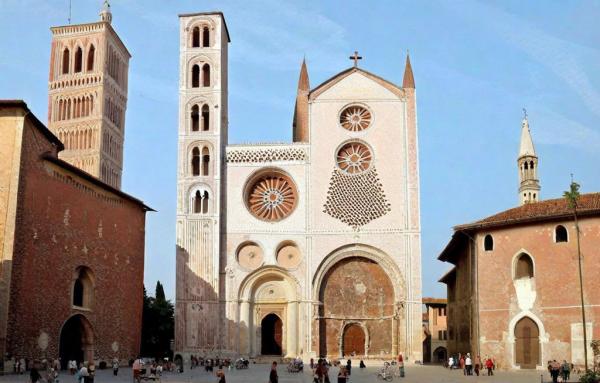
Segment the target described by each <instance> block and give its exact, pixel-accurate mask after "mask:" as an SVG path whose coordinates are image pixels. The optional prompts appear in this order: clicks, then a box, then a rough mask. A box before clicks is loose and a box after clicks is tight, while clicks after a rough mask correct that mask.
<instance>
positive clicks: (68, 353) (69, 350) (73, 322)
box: [59, 314, 94, 369]
mask: <svg viewBox="0 0 600 383" xmlns="http://www.w3.org/2000/svg"><path fill="white" fill-rule="evenodd" d="M59 354H60V360H61V364H62V366H61V367H62V368H63V369H64V368H67V363H68V362H69V360H76V361H77V363H80V362H83V361H85V360H90V361H91V360H93V359H94V332H93V330H92V325H91V324H90V322H89V321H88V320H87V318H86V317H84V316H83V315H81V314H77V315H73V316H72V317H71V318H69V319H68V320H67V321H66V322H65V324H64V325H63V327H62V330H61V331H60V349H59Z"/></svg>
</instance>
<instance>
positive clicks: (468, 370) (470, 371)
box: [465, 352, 473, 376]
mask: <svg viewBox="0 0 600 383" xmlns="http://www.w3.org/2000/svg"><path fill="white" fill-rule="evenodd" d="M465 372H466V373H467V374H466V375H467V376H471V375H473V359H471V354H470V353H468V352H467V357H466V358H465Z"/></svg>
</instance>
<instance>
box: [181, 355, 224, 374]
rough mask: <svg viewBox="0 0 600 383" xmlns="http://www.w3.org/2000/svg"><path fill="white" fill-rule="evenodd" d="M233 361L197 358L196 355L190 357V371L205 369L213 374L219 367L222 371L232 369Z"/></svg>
mask: <svg viewBox="0 0 600 383" xmlns="http://www.w3.org/2000/svg"><path fill="white" fill-rule="evenodd" d="M231 365H232V364H231V360H230V359H228V358H225V359H221V358H214V359H212V358H204V357H197V356H195V355H192V356H190V369H194V368H197V367H204V369H205V370H206V372H212V371H213V370H214V368H215V367H218V368H219V369H220V370H222V369H223V368H228V369H231Z"/></svg>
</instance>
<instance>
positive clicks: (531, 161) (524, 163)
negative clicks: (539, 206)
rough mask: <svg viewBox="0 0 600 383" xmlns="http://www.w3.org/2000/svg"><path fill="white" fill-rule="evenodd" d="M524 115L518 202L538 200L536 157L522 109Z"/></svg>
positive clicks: (525, 116) (520, 147) (520, 148)
mask: <svg viewBox="0 0 600 383" xmlns="http://www.w3.org/2000/svg"><path fill="white" fill-rule="evenodd" d="M523 112H524V116H523V120H522V121H521V143H520V145H519V156H518V157H517V165H518V166H519V201H520V204H521V205H523V204H526V203H532V202H537V201H539V200H540V190H541V187H540V181H539V180H538V176H537V169H538V157H537V155H536V154H535V148H534V147H533V140H532V139H531V131H530V130H529V120H528V119H527V111H525V109H523Z"/></svg>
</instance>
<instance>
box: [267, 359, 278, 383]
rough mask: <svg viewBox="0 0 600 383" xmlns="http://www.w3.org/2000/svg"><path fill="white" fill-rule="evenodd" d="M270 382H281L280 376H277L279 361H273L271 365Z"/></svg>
mask: <svg viewBox="0 0 600 383" xmlns="http://www.w3.org/2000/svg"><path fill="white" fill-rule="evenodd" d="M269 383H279V376H277V362H273V364H272V365H271V373H270V374H269Z"/></svg>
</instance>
